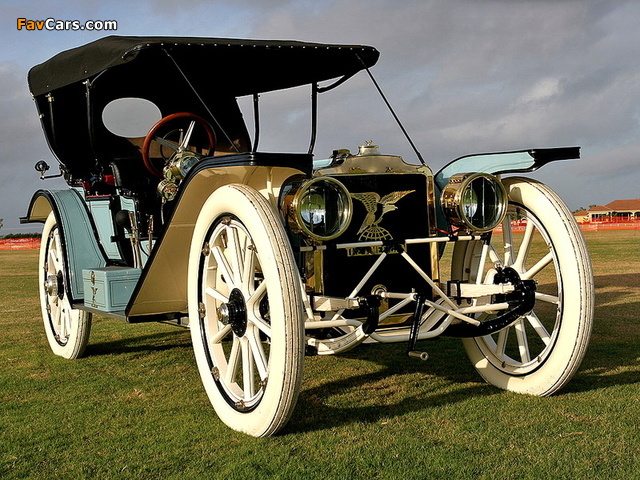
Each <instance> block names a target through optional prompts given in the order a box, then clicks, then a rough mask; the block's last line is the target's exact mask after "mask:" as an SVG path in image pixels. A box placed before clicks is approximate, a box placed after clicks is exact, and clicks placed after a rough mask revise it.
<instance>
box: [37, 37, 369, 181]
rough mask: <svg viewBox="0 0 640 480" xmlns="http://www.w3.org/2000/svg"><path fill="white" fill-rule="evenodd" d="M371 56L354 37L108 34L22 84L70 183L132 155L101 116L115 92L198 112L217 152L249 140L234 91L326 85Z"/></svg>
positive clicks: (169, 109)
mask: <svg viewBox="0 0 640 480" xmlns="http://www.w3.org/2000/svg"><path fill="white" fill-rule="evenodd" d="M378 57H379V53H378V51H377V50H376V49H375V48H373V47H367V46H361V45H329V44H320V43H307V42H298V41H283V40H240V39H227V38H198V37H124V36H110V37H104V38H101V39H99V40H96V41H94V42H91V43H88V44H86V45H83V46H80V47H77V48H73V49H71V50H67V51H64V52H61V53H59V54H57V55H55V56H54V57H52V58H51V59H49V60H47V61H46V62H44V63H41V64H40V65H36V66H35V67H33V68H32V69H31V70H30V71H29V76H28V82H29V88H30V90H31V93H32V94H33V96H34V98H35V101H36V105H37V108H38V113H39V115H40V120H41V122H42V127H43V129H44V132H45V136H46V137H47V140H48V142H49V146H50V147H51V150H52V151H53V153H54V154H55V155H56V157H57V158H58V160H59V161H60V163H61V164H62V166H63V168H64V171H65V172H66V178H67V181H68V182H69V183H72V182H74V181H77V180H85V179H89V178H94V177H100V176H101V175H102V174H104V173H105V172H108V171H109V169H110V168H111V167H110V166H109V165H110V164H111V162H113V161H114V159H119V158H136V157H139V156H140V153H139V151H138V150H137V148H134V146H132V144H131V142H129V141H128V140H127V139H125V138H122V137H118V136H117V135H114V134H113V133H111V132H110V131H108V130H107V128H106V127H105V125H104V124H103V121H102V112H103V110H104V108H105V107H106V106H107V105H108V104H109V103H110V102H112V101H114V100H116V99H120V98H127V97H135V98H142V99H145V100H149V101H151V102H152V103H154V104H155V105H156V106H157V107H158V108H159V110H160V112H161V114H162V116H167V115H170V114H172V113H176V112H191V113H194V114H196V115H199V116H201V117H203V118H205V119H206V120H207V121H209V122H210V123H211V125H212V126H213V128H214V130H215V134H216V138H217V145H218V147H220V151H229V152H245V151H248V149H249V148H250V139H249V134H248V131H247V127H246V125H245V122H244V119H243V117H242V113H241V111H240V109H239V107H238V104H237V101H236V98H237V97H240V96H244V95H251V94H259V93H263V92H269V91H273V90H280V89H286V88H290V87H295V86H298V85H306V84H317V83H318V82H324V81H327V80H332V79H338V80H336V81H335V82H334V83H332V84H331V85H328V86H325V90H326V89H327V87H331V86H333V85H337V84H339V83H341V81H342V80H344V79H346V78H349V77H350V76H352V75H354V74H355V73H357V72H358V71H360V70H362V69H364V68H368V67H370V66H372V65H374V64H375V63H376V62H377V60H378ZM318 91H320V90H318ZM149 127H151V126H149ZM217 150H218V148H217Z"/></svg>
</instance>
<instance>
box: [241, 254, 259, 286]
mask: <svg viewBox="0 0 640 480" xmlns="http://www.w3.org/2000/svg"><path fill="white" fill-rule="evenodd" d="M255 260H256V258H255V254H254V247H253V245H248V246H247V247H246V248H245V251H244V261H243V265H244V270H243V272H242V289H243V291H245V292H248V293H249V294H251V293H253V291H254V290H255V285H254V284H255V263H256V262H255Z"/></svg>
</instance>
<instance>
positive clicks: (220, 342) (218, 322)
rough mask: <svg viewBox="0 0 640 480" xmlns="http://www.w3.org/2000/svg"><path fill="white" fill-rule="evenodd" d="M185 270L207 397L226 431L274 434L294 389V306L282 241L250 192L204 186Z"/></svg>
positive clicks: (277, 224)
mask: <svg viewBox="0 0 640 480" xmlns="http://www.w3.org/2000/svg"><path fill="white" fill-rule="evenodd" d="M188 276H189V278H188V295H189V325H190V329H191V337H192V341H193V348H194V352H195V356H196V361H197V364H198V369H199V371H200V376H201V378H202V381H203V383H204V387H205V390H206V392H207V394H208V396H209V400H210V401H211V404H212V405H213V407H214V409H215V411H216V413H217V414H218V416H219V417H220V419H221V420H222V421H223V422H224V423H226V424H227V425H228V426H230V427H231V428H233V429H235V430H239V431H241V432H245V433H247V434H249V435H253V436H256V437H261V436H268V435H273V434H275V433H276V432H277V431H278V430H280V429H281V428H282V427H283V426H284V425H285V424H286V422H287V421H288V419H289V418H290V416H291V413H292V412H293V409H294V407H295V403H296V400H297V397H298V392H299V390H300V383H301V380H302V367H303V360H304V330H303V326H302V322H303V317H302V311H303V309H302V298H301V292H300V288H299V285H300V277H299V274H298V271H297V267H296V264H295V261H294V259H293V255H292V253H291V247H290V245H289V241H288V239H287V236H286V233H285V231H284V228H283V227H282V224H281V221H280V219H279V218H278V216H277V213H276V212H275V211H274V209H273V207H272V206H271V205H270V204H269V203H268V202H267V200H266V199H265V198H264V197H263V196H262V195H260V193H258V192H257V191H256V190H254V189H252V188H251V187H248V186H245V185H237V184H234V185H228V186H224V187H221V188H219V189H218V190H216V191H215V192H214V193H213V194H211V196H210V197H209V198H208V200H207V201H206V202H205V204H204V206H203V207H202V210H201V211H200V214H199V216H198V220H197V222H196V226H195V230H194V234H193V239H192V243H191V251H190V256H189V275H188Z"/></svg>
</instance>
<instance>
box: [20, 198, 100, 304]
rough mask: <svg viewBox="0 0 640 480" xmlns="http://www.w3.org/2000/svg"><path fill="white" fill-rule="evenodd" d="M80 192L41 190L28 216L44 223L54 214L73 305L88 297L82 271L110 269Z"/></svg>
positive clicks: (34, 199)
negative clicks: (51, 213) (50, 213)
mask: <svg viewBox="0 0 640 480" xmlns="http://www.w3.org/2000/svg"><path fill="white" fill-rule="evenodd" d="M80 192H81V191H80ZM80 192H79V191H77V190H75V189H68V190H40V191H38V192H36V194H35V195H34V197H33V199H32V200H31V206H30V209H29V210H30V211H29V214H28V216H27V218H28V219H29V220H30V221H44V220H46V216H47V215H48V212H50V211H51V210H53V212H54V215H55V216H56V220H57V222H58V228H59V229H60V232H61V240H62V246H63V249H64V255H65V257H66V262H65V264H66V266H67V269H68V271H67V278H68V279H69V283H68V288H69V291H67V292H66V293H67V295H69V297H70V300H71V302H72V303H74V302H78V301H81V300H83V299H84V297H85V292H84V285H83V280H82V270H85V269H91V268H101V267H105V266H106V265H107V258H106V256H105V254H104V251H103V250H102V249H101V248H100V244H99V242H98V239H97V238H96V232H95V230H94V224H93V222H92V221H91V217H90V215H89V211H88V209H87V206H86V204H85V202H84V198H83V195H82V193H80ZM43 202H45V203H43Z"/></svg>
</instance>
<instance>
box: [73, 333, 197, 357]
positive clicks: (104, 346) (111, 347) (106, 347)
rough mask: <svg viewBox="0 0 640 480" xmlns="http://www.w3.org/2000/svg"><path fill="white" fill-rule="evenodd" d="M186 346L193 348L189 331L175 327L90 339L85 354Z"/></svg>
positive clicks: (161, 349)
mask: <svg viewBox="0 0 640 480" xmlns="http://www.w3.org/2000/svg"><path fill="white" fill-rule="evenodd" d="M185 347H188V348H191V337H190V335H189V331H188V330H181V329H177V328H175V329H174V330H173V331H167V332H159V333H152V334H148V335H129V336H126V337H124V338H121V339H118V340H112V341H107V342H96V343H93V342H92V341H91V340H89V345H87V349H86V351H85V356H98V355H114V354H129V353H144V352H158V351H163V350H172V349H176V348H185Z"/></svg>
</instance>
